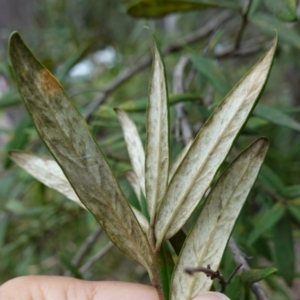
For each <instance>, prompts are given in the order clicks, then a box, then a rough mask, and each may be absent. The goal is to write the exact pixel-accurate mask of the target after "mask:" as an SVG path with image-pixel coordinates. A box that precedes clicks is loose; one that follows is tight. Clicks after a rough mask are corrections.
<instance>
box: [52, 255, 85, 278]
mask: <svg viewBox="0 0 300 300" xmlns="http://www.w3.org/2000/svg"><path fill="white" fill-rule="evenodd" d="M58 257H59V259H60V261H61V262H62V263H63V265H64V266H65V268H66V269H67V270H68V271H70V272H71V274H72V275H73V276H74V277H75V278H78V279H83V276H82V274H81V272H80V271H79V269H78V268H77V267H76V266H74V265H73V264H72V262H71V261H70V260H69V258H68V257H66V256H65V255H63V254H59V255H58Z"/></svg>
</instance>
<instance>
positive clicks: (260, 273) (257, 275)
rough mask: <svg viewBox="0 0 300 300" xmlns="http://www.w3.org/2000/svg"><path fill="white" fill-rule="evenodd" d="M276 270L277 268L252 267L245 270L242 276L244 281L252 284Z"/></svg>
mask: <svg viewBox="0 0 300 300" xmlns="http://www.w3.org/2000/svg"><path fill="white" fill-rule="evenodd" d="M275 272H277V269H276V268H264V269H252V270H248V271H243V273H242V275H241V278H242V281H243V282H244V283H246V284H252V283H254V282H257V281H260V280H263V279H265V278H266V277H268V276H270V275H271V274H274V273H275Z"/></svg>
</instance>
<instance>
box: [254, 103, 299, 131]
mask: <svg viewBox="0 0 300 300" xmlns="http://www.w3.org/2000/svg"><path fill="white" fill-rule="evenodd" d="M253 114H254V115H256V116H258V117H260V118H262V119H265V120H267V121H270V122H272V123H274V124H277V125H280V126H285V127H288V128H291V129H294V130H297V131H300V123H298V122H296V121H295V120H294V119H293V118H291V117H290V116H288V115H286V114H285V113H283V112H281V111H280V110H279V109H276V108H274V107H271V106H267V105H263V104H260V103H259V104H258V105H257V106H256V108H255V110H254V112H253Z"/></svg>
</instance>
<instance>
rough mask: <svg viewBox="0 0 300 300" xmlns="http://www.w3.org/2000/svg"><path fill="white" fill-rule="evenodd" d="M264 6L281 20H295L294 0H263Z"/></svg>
mask: <svg viewBox="0 0 300 300" xmlns="http://www.w3.org/2000/svg"><path fill="white" fill-rule="evenodd" d="M264 2H265V6H266V7H267V8H268V10H269V11H270V12H272V13H273V14H274V15H275V16H276V17H278V18H279V19H281V20H283V21H287V22H295V21H297V4H296V0H264Z"/></svg>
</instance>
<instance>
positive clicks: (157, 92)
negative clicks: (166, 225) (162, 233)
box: [145, 39, 169, 225]
mask: <svg viewBox="0 0 300 300" xmlns="http://www.w3.org/2000/svg"><path fill="white" fill-rule="evenodd" d="M168 173H169V106H168V93H167V83H166V76H165V69H164V64H163V61H162V59H161V56H160V53H159V51H158V48H157V45H156V42H155V40H154V39H153V63H152V74H151V81H150V87H149V102H148V109H147V139H146V164H145V179H146V199H147V207H148V213H149V216H150V224H151V225H152V224H153V223H154V219H155V215H156V210H157V206H158V204H159V203H160V201H161V200H162V197H163V196H164V193H165V191H166V188H167V184H168Z"/></svg>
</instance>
